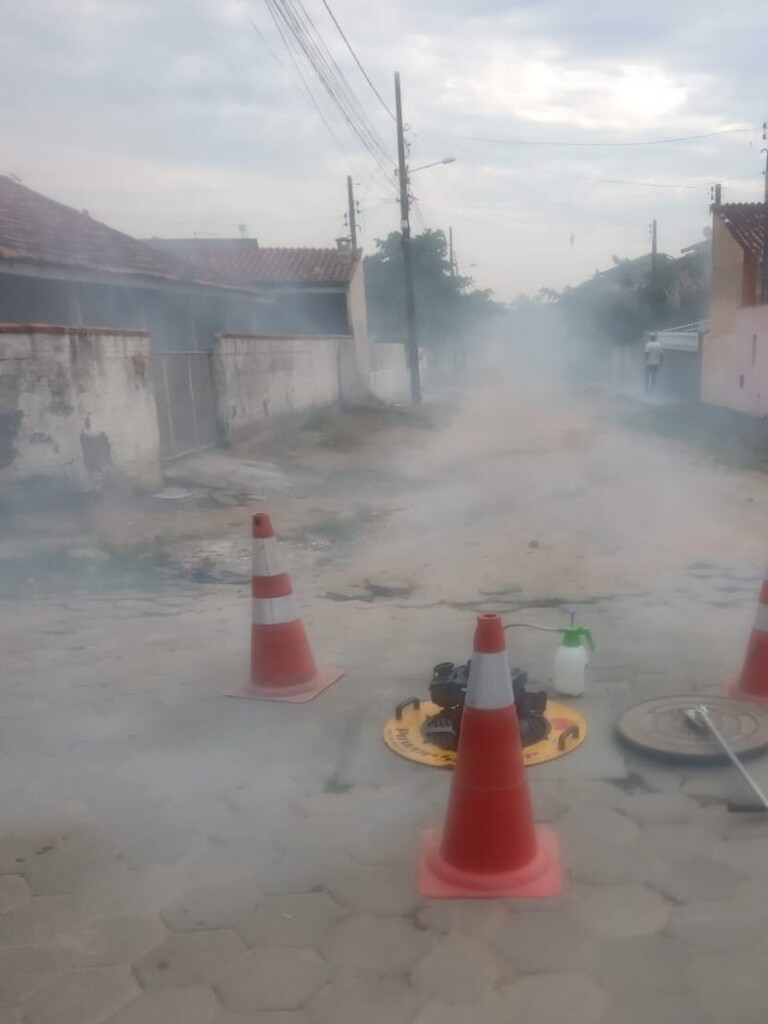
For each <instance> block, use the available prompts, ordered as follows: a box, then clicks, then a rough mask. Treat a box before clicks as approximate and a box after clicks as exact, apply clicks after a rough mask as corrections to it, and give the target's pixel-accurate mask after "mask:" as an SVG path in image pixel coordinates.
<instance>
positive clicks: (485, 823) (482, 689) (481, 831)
mask: <svg viewBox="0 0 768 1024" xmlns="http://www.w3.org/2000/svg"><path fill="white" fill-rule="evenodd" d="M561 885H562V871H561V867H560V860H559V842H558V837H557V834H556V833H555V832H554V831H553V830H551V829H545V828H538V827H536V826H535V825H534V823H533V811H532V810H531V800H530V795H529V793H528V785H527V782H526V778H525V768H524V765H523V748H522V744H521V742H520V729H519V725H518V721H517V712H516V711H515V697H514V693H513V690H512V679H511V676H510V672H509V664H508V663H507V654H506V644H505V641H504V630H503V627H502V624H501V618H500V616H498V615H480V616H478V620H477V629H476V630H475V643H474V653H473V654H472V662H471V665H470V671H469V684H468V687H467V696H466V700H465V703H464V713H463V716H462V720H461V733H460V736H459V750H458V755H457V760H456V769H455V771H454V774H453V783H452V786H451V795H450V799H449V802H448V812H447V815H446V821H445V827H444V828H443V829H442V831H441V830H439V829H433V830H430V831H428V832H425V833H424V836H423V838H422V848H421V860H420V865H419V879H418V890H419V892H420V893H421V894H422V896H428V897H441V896H486V897H490V896H530V897H536V896H555V895H557V893H558V892H559V891H560V888H561Z"/></svg>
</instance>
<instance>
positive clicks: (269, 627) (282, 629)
mask: <svg viewBox="0 0 768 1024" xmlns="http://www.w3.org/2000/svg"><path fill="white" fill-rule="evenodd" d="M251 600H252V615H251V678H250V680H249V682H248V683H247V684H246V686H244V687H243V688H242V689H240V690H235V691H233V692H231V693H228V694H227V695H226V696H227V697H253V698H256V699H258V700H280V701H289V702H291V703H295V704H300V703H304V702H305V701H308V700H312V698H313V697H316V696H317V695H318V693H321V692H322V691H323V690H325V689H326V688H327V687H329V686H330V685H331V684H332V683H335V682H336V680H337V679H341V677H342V676H343V675H344V672H343V671H342V670H341V669H338V668H326V669H318V668H317V665H316V664H315V659H314V657H313V656H312V649H311V647H310V646H309V640H308V639H307V634H306V631H305V630H304V625H303V623H302V621H301V619H300V618H299V613H298V609H297V607H296V602H295V599H294V596H293V588H292V587H291V581H290V578H289V576H288V573H287V572H283V568H282V561H281V558H280V549H279V548H278V544H277V540H276V539H275V531H274V530H273V529H272V522H271V520H270V518H269V516H268V515H266V514H265V513H263V512H260V513H258V514H257V515H255V516H254V517H253V576H252V581H251Z"/></svg>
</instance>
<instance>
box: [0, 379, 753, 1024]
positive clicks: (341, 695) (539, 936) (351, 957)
mask: <svg viewBox="0 0 768 1024" xmlns="http://www.w3.org/2000/svg"><path fill="white" fill-rule="evenodd" d="M309 426H310V429H307V430H305V431H301V432H299V433H290V434H289V433H285V434H283V435H281V434H279V433H277V434H274V435H272V436H270V437H269V438H268V439H266V440H261V441H260V442H259V443H258V444H254V445H252V446H251V447H250V448H249V449H248V450H241V451H238V452H233V453H223V452H212V453H205V454H203V455H201V456H198V457H196V458H193V459H190V460H186V461H185V462H183V463H180V464H176V465H174V466H173V468H172V472H171V474H170V476H169V479H168V480H167V487H166V489H165V491H164V492H162V494H161V495H160V496H158V497H155V498H144V499H135V498H132V497H130V496H121V497H120V498H119V499H116V498H115V497H114V496H112V497H109V498H106V499H104V500H102V501H100V502H98V503H96V504H94V503H89V504H87V505H83V504H82V503H79V502H76V501H74V500H72V501H71V502H69V503H68V504H66V505H61V504H60V505H58V506H56V507H53V506H51V505H50V503H48V504H47V505H46V504H40V505H39V506H38V508H37V509H33V510H29V509H26V510H25V511H24V512H21V511H19V510H15V511H12V512H11V513H9V515H8V517H7V519H6V523H5V529H4V530H3V532H2V534H0V561H2V563H3V566H4V572H3V578H2V584H0V595H1V596H0V611H2V619H1V620H0V621H1V622H2V626H1V627H0V629H1V630H2V651H3V689H2V694H1V695H0V794H2V807H3V819H4V820H3V827H2V829H1V830H0V1021H2V1022H3V1024H5V1021H8V1022H13V1024H16V1022H18V1021H21V1020H23V1021H25V1022H26V1024H65V1022H66V1024H70V1022H74V1021H77V1022H78V1024H101V1022H110V1024H132V1022H142V1024H144V1022H149V1024H152V1022H154V1021H163V1022H164V1024H175V1022H176V1021H179V1022H182V1021H184V1022H185V1024H190V1022H199V1024H246V1022H250V1024H307V1022H313V1024H326V1022H328V1024H331V1022H333V1024H346V1022H347V1021H349V1022H355V1024H357V1022H358V1021H361V1020H366V1021H368V1022H373V1024H431V1022H433V1021H438V1020H439V1021H441V1022H443V1024H446V1022H447V1024H453V1022H462V1024H463V1022H470V1021H471V1022H479V1024H495V1022H496V1021H499V1022H508V1021H510V1020H520V1021H525V1022H526V1024H539V1022H541V1024H554V1022H555V1021H560V1020H563V1019H567V1020H568V1021H569V1022H571V1024H632V1022H634V1021H640V1020H642V1021H647V1020H649V1019H651V1020H654V1021H657V1022H659V1024H665V1022H667V1021H668V1022H670V1024H672V1022H675V1024H688V1022H703V1024H722V1022H726V1021H727V1022H729V1024H730V1022H733V1024H741V1022H753V1021H755V1022H756V1021H761V1022H762V1021H764V1019H765V1006H766V1005H768V980H766V977H765V972H764V971H763V970H762V966H761V965H762V963H763V962H764V959H765V955H766V952H768V950H767V949H766V945H765V941H766V940H765V938H764V935H765V932H766V926H767V925H768V822H764V821H763V820H762V819H761V818H760V817H758V816H753V815H748V816H733V815H729V814H728V812H727V810H726V808H725V803H724V801H725V799H726V798H727V797H728V796H738V795H740V793H739V788H738V784H737V782H736V781H735V780H734V779H733V778H732V777H731V775H730V774H729V773H728V771H727V770H724V769H723V770H720V769H710V770H707V771H704V772H702V771H699V772H697V771H694V770H692V769H686V770H685V771H681V770H680V769H674V770H673V769H671V768H668V767H665V766H663V765H659V764H657V763H655V762H650V761H645V760H643V759H642V758H640V757H638V756H636V755H631V756H630V755H628V754H626V753H625V752H624V751H623V750H621V749H620V748H619V747H618V746H617V744H616V742H615V740H614V738H613V723H614V721H615V718H616V715H617V714H619V713H620V711H621V710H622V709H623V708H624V707H626V706H628V705H630V704H632V703H634V702H636V701H638V700H641V699H644V698H646V697H653V696H658V695H664V694H674V693H683V692H697V693H699V692H707V691H711V692H719V691H720V689H721V686H722V680H723V678H724V677H725V675H726V673H727V672H729V671H732V670H733V669H735V668H736V667H737V666H738V664H739V662H740V659H741V658H742V657H743V653H744V646H745V641H746V637H747V634H748V631H749V628H750V624H751V620H752V618H753V616H754V611H755V604H756V598H757V592H758V588H759V581H760V580H761V579H762V575H763V564H764V560H765V518H766V506H767V504H768V479H767V478H766V477H764V476H763V475H761V474H760V473H757V472H755V471H753V470H751V469H745V468H734V467H733V466H727V465H723V464H721V463H720V462H718V461H715V460H714V459H713V458H711V457H710V456H709V455H708V454H707V452H706V451H705V450H703V449H702V447H701V446H690V447H688V446H687V445H686V444H683V443H681V442H680V441H679V440H678V439H677V436H670V437H665V436H663V434H660V433H659V432H658V431H656V432H651V431H649V430H643V431H639V430H637V429H635V427H636V424H633V423H631V422H628V421H627V410H626V407H625V406H624V405H623V404H621V405H618V406H617V405H614V403H613V400H611V399H609V398H607V397H606V396H604V395H598V394H594V393H590V392H588V391H583V392H578V393H574V392H570V391H568V390H567V389H566V388H565V387H564V386H560V385H553V384H551V383H548V384H544V383H542V382H540V381H539V382H536V381H527V382H525V383H522V382H515V381H514V380H505V381H495V382H494V381H489V380H478V381H476V382H475V383H474V384H473V386H472V388H471V389H470V391H469V392H468V393H467V394H466V395H465V396H464V397H463V398H462V399H461V401H460V402H458V401H457V400H456V399H455V398H453V399H450V400H449V399H445V400H442V401H441V402H438V403H436V404H435V405H434V406H430V407H428V408H427V410H426V411H425V412H424V413H419V414H418V415H416V416H415V417H414V416H412V415H409V414H407V413H403V414H401V413H392V414H387V415H383V414H376V415H375V416H371V414H361V415H358V416H356V417H355V416H350V417H331V418H330V419H329V418H324V417H320V418H318V419H317V420H316V421H314V422H313V423H312V424H310V425H309ZM657 426H658V424H657ZM675 434H676V435H677V434H679V431H677V432H675ZM262 509H266V510H268V511H269V512H270V513H271V514H272V515H273V518H274V521H275V525H276V527H277V530H278V533H279V535H280V538H281V541H282V551H283V554H284V556H285V559H286V563H287V566H288V568H289V571H290V572H291V575H292V579H293V583H294V588H295V590H296V591H297V592H298V594H299V597H300V599H301V603H302V608H303V612H304V619H305V623H306V625H307V628H308V630H309V632H310V635H311V638H312V641H313V645H314V649H315V653H316V656H317V658H318V660H319V661H321V662H322V663H328V664H338V665H340V666H342V667H343V668H344V669H345V670H346V675H345V677H344V679H343V680H342V681H341V682H339V683H338V684H336V685H335V686H334V687H333V688H332V689H331V690H329V691H328V692H327V693H326V694H325V695H323V696H322V697H321V698H320V699H318V700H317V701H316V702H315V703H313V704H309V705H305V706H290V705H264V704H260V703H250V702H239V701H233V700H225V699H224V698H223V697H222V696H221V694H222V693H223V692H224V691H225V690H227V689H228V688H230V687H232V686H236V685H237V684H238V683H240V682H241V681H242V680H244V679H245V678H246V675H247V649H248V630H249V625H248V622H249V600H248V585H247V584H248V575H249V572H250V569H249V560H250V540H249V536H248V516H249V514H250V512H251V511H254V510H262ZM568 608H574V609H575V611H576V613H577V616H578V619H579V620H580V621H581V622H582V623H583V624H584V625H587V626H589V627H590V628H591V629H592V630H593V632H594V634H595V637H596V640H597V645H598V649H597V652H596V655H595V658H594V663H593V671H592V680H591V690H590V694H589V695H588V696H587V697H586V698H585V699H584V700H583V701H582V702H581V708H580V710H582V711H583V713H584V714H585V715H586V717H587V719H588V721H589V723H590V734H589V737H588V739H587V742H586V744H585V745H584V746H583V747H582V748H581V749H580V750H579V751H578V752H577V753H574V754H573V755H571V756H569V757H566V758H564V759H562V760H560V761H556V762H553V763H552V764H550V765H543V766H539V767H535V768H532V769H531V770H530V771H529V779H530V782H531V786H532V791H533V795H534V801H535V806H536V810H537V814H538V817H539V819H540V820H551V821H554V822H555V823H556V825H557V827H558V829H559V831H560V834H561V836H562V840H563V845H564V851H565V858H566V864H567V870H568V883H567V886H566V889H565V892H564V894H563V896H562V897H561V898H559V899H558V900H557V901H555V902H554V903H547V904H542V903H537V904H535V905H521V904H518V903H515V902H510V901H506V902H505V901H488V902H485V901H484V902H480V903H472V902H465V901H460V902H459V903H440V902H437V901H425V900H422V899H421V898H419V897H418V896H417V895H416V893H415V890H414V872H415V864H416V849H417V846H418V839H419V834H420V832H421V829H422V828H423V827H425V826H429V825H435V824H439V822H440V821H441V819H442V815H443V811H444V806H445V799H446V795H447V790H448V786H449V777H448V776H446V775H444V774H442V773H440V772H437V771H434V770H430V769H425V768H419V767H417V766H415V765H411V764H409V763H407V762H405V761H401V760H399V759H397V758H396V757H395V756H394V755H392V754H391V753H390V752H389V751H388V750H387V749H386V748H385V747H384V745H383V743H382V742H381V738H380V734H381V728H382V726H383V723H384V720H385V719H386V718H387V716H388V715H389V714H390V713H391V709H392V707H393V705H394V704H395V703H397V702H398V701H400V700H402V699H404V698H405V697H407V696H410V695H411V694H414V693H420V692H423V691H424V690H425V688H426V683H427V681H428V678H429V674H430V669H431V666H432V665H433V664H435V663H436V662H438V661H443V660H447V659H451V660H457V661H459V660H465V659H466V657H467V656H468V655H469V649H470V646H471V636H472V630H473V625H474V614H475V612H476V611H478V610H497V611H500V612H501V613H502V614H503V615H504V617H505V620H507V621H534V622H537V623H540V624H544V625H549V626H554V625H562V624H563V623H564V622H565V621H567V614H566V612H567V609H568ZM510 635H511V636H512V638H513V640H514V648H513V650H512V651H511V658H512V660H513V662H514V663H515V664H518V665H521V666H523V667H525V668H526V669H528V670H529V671H530V673H531V674H532V676H533V677H534V678H536V679H537V680H538V681H540V682H541V683H542V684H543V685H545V686H546V685H547V684H548V683H549V680H550V675H551V667H552V656H553V642H552V638H551V636H550V635H548V634H545V633H538V632H532V631H528V630H525V629H516V630H515V631H514V632H513V633H512V634H510ZM755 769H756V772H757V774H758V775H760V776H761V777H762V778H763V780H764V781H768V779H766V774H768V773H767V771H766V768H765V767H764V765H763V764H762V762H757V764H756V765H755Z"/></svg>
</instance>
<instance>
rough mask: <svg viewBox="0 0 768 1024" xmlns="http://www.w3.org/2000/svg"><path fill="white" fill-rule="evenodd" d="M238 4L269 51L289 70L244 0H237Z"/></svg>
mask: <svg viewBox="0 0 768 1024" xmlns="http://www.w3.org/2000/svg"><path fill="white" fill-rule="evenodd" d="M237 6H238V7H239V8H240V10H241V11H242V12H243V15H244V16H245V19H246V21H247V22H248V23H249V24H250V26H251V28H252V29H253V31H254V32H255V33H256V35H257V36H258V37H259V39H260V40H261V41H262V43H264V45H265V46H266V48H267V49H268V50H269V52H270V53H271V54H272V56H273V57H274V58H275V60H276V61H277V63H278V64H279V65H280V67H281V68H283V69H285V70H286V71H287V70H288V69H287V68H286V66H285V64H283V62H282V61H281V60H280V56H279V55H278V54H277V53H276V52H275V50H274V48H273V47H272V44H271V43H270V41H269V40H268V39H267V37H266V36H265V35H264V33H263V32H262V31H261V29H260V28H259V24H258V22H257V21H256V19H255V18H254V17H253V15H252V14H251V12H250V11H249V10H248V8H247V7H246V6H245V2H244V0H237Z"/></svg>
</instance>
